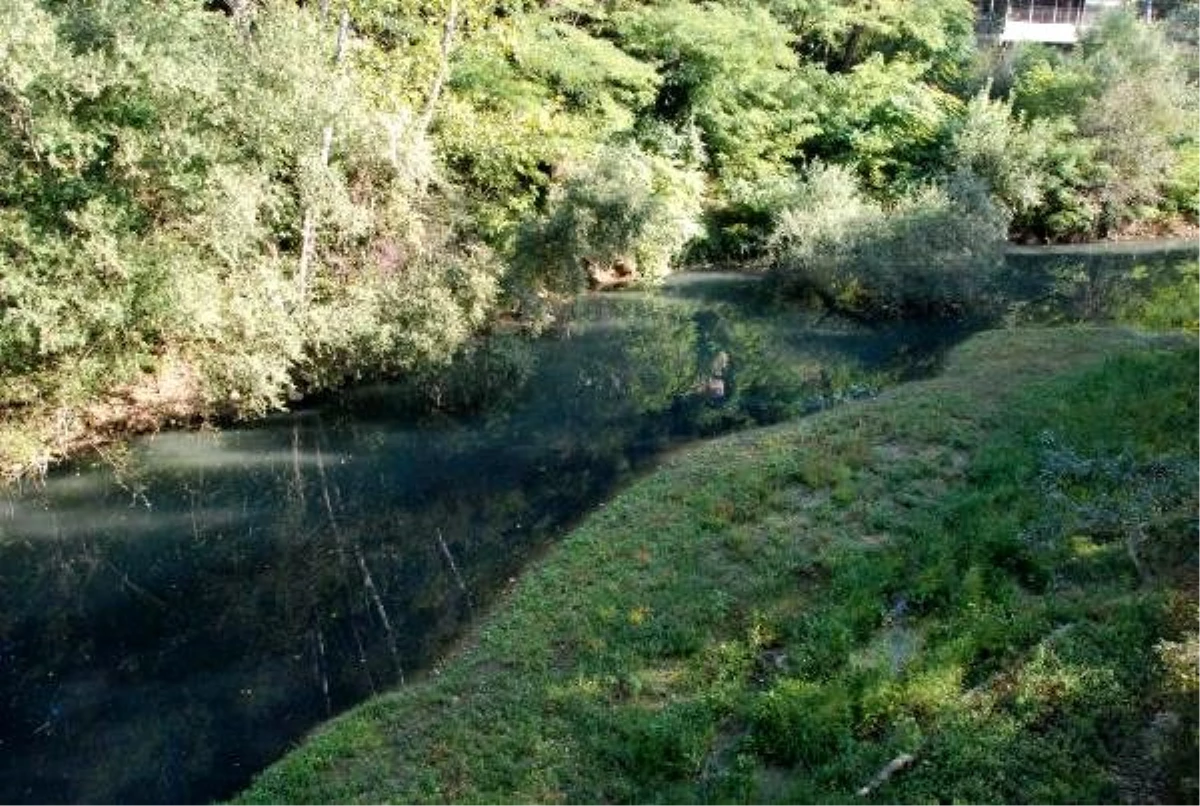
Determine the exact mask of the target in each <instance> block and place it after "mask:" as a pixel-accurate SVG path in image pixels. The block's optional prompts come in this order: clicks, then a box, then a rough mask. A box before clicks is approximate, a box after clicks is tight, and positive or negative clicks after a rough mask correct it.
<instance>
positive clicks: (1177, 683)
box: [242, 329, 1198, 802]
mask: <svg viewBox="0 0 1200 806" xmlns="http://www.w3.org/2000/svg"><path fill="white" fill-rule="evenodd" d="M1196 368H1197V353H1196V351H1195V349H1194V347H1188V346H1187V344H1186V342H1180V341H1176V340H1173V339H1169V338H1162V337H1158V338H1151V337H1139V336H1134V335H1130V334H1128V333H1126V332H1121V331H1115V330H1091V329H1082V330H1023V331H1007V332H1002V331H997V332H992V333H988V334H985V335H981V336H978V337H975V338H974V339H972V340H971V341H969V342H968V343H966V344H965V345H963V346H962V347H960V348H959V349H958V350H957V351H956V352H955V353H954V354H953V355H952V357H951V359H950V362H949V366H948V367H947V369H946V372H945V373H944V375H942V376H941V377H939V378H937V379H935V380H931V381H925V382H921V383H916V384H910V385H908V386H905V387H901V388H898V389H896V390H894V391H892V392H890V393H888V394H886V395H885V396H883V397H882V398H880V399H879V400H877V401H874V402H872V403H869V404H863V405H856V406H852V407H847V408H842V409H838V410H835V411H832V412H828V413H826V414H822V415H819V416H817V417H813V418H809V419H807V420H803V421H797V422H793V423H788V424H784V425H781V426H775V427H772V428H769V429H765V430H761V431H756V432H750V433H743V434H740V435H736V436H732V437H726V438H723V439H721V440H718V441H716V442H713V443H709V444H706V445H703V446H700V447H697V448H693V449H689V450H688V451H686V452H685V453H682V454H677V455H675V456H674V457H672V459H670V460H668V461H667V463H666V464H665V466H664V467H663V468H662V469H661V470H660V471H659V472H658V473H656V474H655V475H653V476H650V477H648V478H645V479H643V480H642V481H640V482H637V483H635V484H634V485H633V486H632V487H630V488H629V489H627V490H626V491H625V492H624V493H622V494H621V495H619V496H618V497H617V498H616V499H615V500H613V501H611V502H610V503H608V504H607V505H606V506H604V507H603V508H601V509H599V510H598V511H596V512H594V513H593V514H592V515H591V516H590V517H588V518H587V519H586V520H585V522H584V523H583V524H582V525H581V526H580V527H579V528H578V529H577V530H576V531H575V532H574V533H573V534H572V535H571V536H570V537H569V538H568V539H567V540H566V541H565V542H564V543H563V544H562V545H560V546H559V547H558V548H557V549H556V550H555V551H554V552H553V553H552V554H551V555H549V556H548V557H547V558H546V559H545V560H544V561H543V562H541V563H540V564H539V565H538V567H537V568H535V569H534V570H533V571H531V572H530V573H528V574H527V575H526V576H525V577H524V578H523V579H522V580H521V581H520V582H519V583H517V584H516V586H515V587H514V589H513V590H512V591H511V593H510V594H509V595H508V596H507V598H506V601H504V602H503V603H502V604H501V605H500V606H499V607H498V608H497V609H496V611H495V612H494V613H493V614H492V615H491V616H490V617H489V618H487V619H486V620H485V621H484V622H483V623H482V624H481V625H480V627H479V628H478V629H477V631H476V632H475V633H474V634H473V635H472V636H471V637H470V638H469V639H468V640H467V641H465V643H464V645H463V647H462V648H461V650H460V651H459V652H457V653H456V654H455V655H453V656H452V657H451V658H450V659H449V660H448V661H447V662H446V664H445V665H443V666H441V667H439V668H437V669H435V670H434V671H433V672H432V673H431V674H430V675H428V676H427V677H426V678H425V679H423V680H420V681H418V682H415V683H412V682H410V684H409V685H408V686H406V687H404V688H401V689H399V690H397V691H395V692H393V693H390V694H387V695H385V696H383V697H380V698H377V699H374V700H372V701H370V702H368V703H366V704H364V705H362V706H360V707H359V708H357V709H355V710H354V711H352V712H350V713H349V714H346V715H344V716H343V717H340V718H338V719H337V720H335V721H334V722H332V723H330V724H329V725H328V726H326V727H325V728H323V729H321V730H319V731H318V732H317V733H316V734H315V735H313V736H312V737H311V738H309V739H308V740H307V741H306V742H305V743H304V744H303V745H302V746H301V747H300V748H299V749H298V750H297V751H295V752H293V753H292V754H291V755H289V756H288V757H286V758H285V759H284V760H282V761H281V762H280V763H278V764H277V765H275V766H274V767H272V768H270V769H269V770H267V771H266V772H265V773H263V774H262V775H261V776H260V777H259V778H258V779H257V781H256V783H255V785H254V786H253V787H252V788H251V789H250V790H249V791H248V792H247V793H245V794H244V795H243V796H242V800H243V801H244V802H334V801H336V802H382V801H402V802H445V801H455V802H485V801H488V802H496V801H499V802H506V801H534V802H563V801H568V802H601V801H635V802H648V801H687V802H697V801H712V800H717V801H748V802H764V801H766V802H814V801H826V800H833V801H847V800H850V799H852V798H855V797H856V794H855V793H856V792H857V791H858V790H859V789H860V788H862V787H865V786H868V784H869V783H870V782H872V781H873V779H874V776H876V773H877V772H879V771H881V770H884V769H885V768H887V767H889V766H890V767H892V768H895V769H893V774H892V775H891V776H890V777H888V778H887V779H886V780H884V781H882V782H878V783H876V784H874V785H872V787H871V791H870V792H869V793H867V794H866V795H864V796H863V797H864V799H865V800H868V801H879V802H909V801H933V800H938V801H942V800H946V801H959V800H967V801H973V802H991V801H1009V802H1013V801H1043V802H1070V801H1094V802H1100V801H1105V802H1114V801H1149V800H1156V799H1158V800H1162V801H1174V802H1188V801H1194V800H1195V799H1196V797H1197V793H1196V788H1195V787H1196V778H1195V756H1196V744H1195V742H1196V729H1197V725H1196V713H1197V700H1196V696H1197V686H1196V675H1195V656H1196V651H1197V648H1196V647H1197V635H1196V622H1195V618H1196V606H1197V602H1196V595H1195V584H1194V583H1195V569H1196V561H1197V558H1196V529H1197V523H1196V507H1197V498H1196V482H1197V479H1196V466H1197V465H1196V461H1197V440H1196V430H1195V422H1196V418H1197V380H1198V379H1197V369H1196ZM910 757H911V758H910ZM893 760H895V761H896V763H894V764H890V765H889V762H892V761H893Z"/></svg>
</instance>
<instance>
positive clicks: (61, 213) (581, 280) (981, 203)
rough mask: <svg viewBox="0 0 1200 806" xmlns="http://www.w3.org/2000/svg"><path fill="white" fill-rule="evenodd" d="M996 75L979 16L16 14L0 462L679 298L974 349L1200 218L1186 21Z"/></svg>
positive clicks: (917, 6)
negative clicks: (1080, 280)
mask: <svg viewBox="0 0 1200 806" xmlns="http://www.w3.org/2000/svg"><path fill="white" fill-rule="evenodd" d="M1155 13H1156V19H1155V21H1154V22H1152V23H1150V24H1147V23H1144V22H1142V21H1140V20H1139V18H1138V17H1136V16H1135V15H1134V14H1133V13H1132V11H1131V12H1130V13H1117V14H1113V15H1111V16H1110V17H1108V18H1105V19H1104V20H1102V21H1101V22H1100V23H1099V24H1098V25H1097V26H1095V27H1094V28H1093V29H1091V30H1090V31H1089V32H1088V34H1087V35H1086V37H1085V38H1084V40H1083V41H1082V42H1081V44H1080V45H1078V46H1076V47H1073V48H1056V47H1051V46H1043V45H1022V46H1017V47H1013V46H1006V47H997V46H995V45H988V46H980V45H979V44H978V42H977V36H976V32H975V9H974V7H973V5H972V4H971V3H969V2H967V1H966V0H928V1H927V2H921V3H909V2H904V0H882V2H879V1H873V2H867V0H843V1H841V2H835V1H834V0H726V1H725V2H704V3H688V2H681V0H667V1H666V2H657V1H655V2H635V1H634V0H602V1H601V0H566V1H565V2H547V3H535V2H523V0H445V1H444V2H437V3H424V2H415V1H414V0H349V2H346V3H331V2H329V0H322V2H321V3H312V2H309V3H289V2H278V1H276V0H265V1H264V2H252V1H251V0H229V2H226V3H215V2H212V3H208V4H203V3H201V2H198V0H162V1H161V2H148V0H95V1H90V0H89V1H88V2H84V1H83V0H10V1H9V2H6V3H4V4H3V5H2V8H0V463H2V464H3V473H4V475H5V477H6V478H8V479H9V480H12V479H16V478H20V477H22V476H26V475H29V474H35V473H37V472H38V471H44V470H45V468H46V467H47V466H48V465H49V464H51V463H53V462H54V461H56V460H57V459H60V458H62V457H63V456H64V455H67V454H69V453H71V452H72V451H75V450H78V449H79V448H80V447H81V446H86V445H88V444H91V443H94V442H96V441H97V440H102V439H104V438H105V436H106V432H114V431H115V432H122V431H130V430H144V429H146V428H155V427H158V426H159V425H161V424H163V423H170V422H191V421H195V420H197V419H200V418H212V417H217V418H229V417H251V416H255V415H259V414H262V413H264V412H267V411H269V410H272V409H275V408H279V407H282V406H286V405H287V404H288V402H289V401H294V400H297V399H299V398H300V397H303V396H305V395H310V394H312V393H314V392H319V391H321V390H328V389H335V388H338V387H340V386H342V385H344V384H347V383H351V382H356V381H361V380H365V379H371V378H380V377H397V376H404V377H408V378H412V379H418V380H419V379H421V378H428V379H436V378H437V377H438V375H439V373H441V372H443V371H444V369H445V368H446V367H447V366H448V365H450V364H452V363H453V362H454V361H455V360H457V359H462V358H463V357H464V356H469V355H470V353H471V351H472V350H473V349H475V345H476V344H477V337H478V336H479V335H480V334H481V333H485V332H487V331H490V330H493V329H495V328H498V327H516V328H519V329H527V330H528V331H530V332H537V330H538V329H539V328H540V327H542V326H544V325H545V324H546V323H547V322H549V321H551V320H552V319H553V316H554V310H555V305H556V304H558V302H559V301H561V300H562V299H564V298H565V297H567V296H569V295H570V294H572V293H574V292H577V291H579V290H582V289H584V288H587V287H588V286H589V285H591V286H603V285H607V284H628V283H653V282H654V281H655V280H657V279H659V278H661V277H663V276H664V275H665V274H667V273H668V272H670V271H672V270H673V269H676V268H678V267H681V266H689V267H714V266H715V267H727V268H728V267H735V268H742V269H747V270H752V271H758V272H762V273H765V274H767V275H768V276H769V277H771V278H772V279H773V280H774V281H775V282H776V283H777V284H778V286H779V288H780V289H781V291H782V293H785V294H788V295H792V296H794V297H797V298H802V299H807V300H812V301H816V302H819V303H820V304H822V305H826V306H829V307H832V308H836V309H838V310H840V311H842V312H844V313H846V314H848V315H851V316H854V317H857V318H859V319H861V320H863V321H868V322H869V321H880V320H891V319H898V318H911V317H929V316H933V317H957V318H962V317H976V316H983V317H986V316H987V315H989V311H993V310H994V309H995V304H996V291H995V288H994V284H993V283H992V282H991V280H990V278H991V276H992V272H993V269H994V268H995V266H996V264H997V262H998V256H999V254H1000V250H1001V249H1002V247H1003V245H1004V243H1005V242H1006V240H1018V241H1028V242H1071V241H1082V240H1093V239H1100V238H1106V237H1115V236H1122V237H1123V236H1128V235H1137V234H1143V235H1144V234H1154V233H1163V232H1171V231H1180V229H1179V228H1180V227H1184V230H1182V231H1187V230H1186V227H1187V225H1189V224H1194V223H1195V221H1196V216H1197V182H1198V178H1197V177H1198V159H1197V133H1196V126H1195V120H1196V111H1197V91H1196V88H1197V83H1196V82H1197V68H1196V64H1197V55H1196V54H1197V36H1196V4H1195V3H1192V2H1174V3H1157V4H1155Z"/></svg>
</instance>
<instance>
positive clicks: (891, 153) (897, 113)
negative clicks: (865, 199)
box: [804, 55, 961, 195]
mask: <svg viewBox="0 0 1200 806" xmlns="http://www.w3.org/2000/svg"><path fill="white" fill-rule="evenodd" d="M928 71H929V66H928V65H927V64H923V63H920V62H914V61H909V60H907V59H905V58H897V59H895V60H893V61H890V62H889V61H885V60H884V59H883V57H882V56H879V55H875V56H871V57H869V58H868V59H866V60H865V61H863V62H862V63H861V64H858V65H856V66H855V67H854V69H853V70H851V71H850V72H848V73H841V74H833V75H829V76H827V77H825V79H824V80H823V81H822V82H821V83H819V84H818V95H819V98H820V104H821V107H820V108H821V110H822V114H821V116H820V119H821V124H822V125H821V128H820V131H819V132H818V133H817V134H816V135H814V136H813V137H812V138H810V139H809V141H808V142H806V143H805V146H804V150H805V153H806V154H807V155H809V156H811V157H816V158H819V159H821V160H823V161H826V162H834V163H838V164H846V165H850V166H853V167H854V169H855V170H856V171H857V172H858V175H859V177H860V178H861V179H862V181H863V182H864V186H865V187H866V188H868V189H870V190H871V191H872V192H873V193H875V194H877V195H888V193H889V192H891V193H893V194H894V193H895V192H896V191H898V190H899V189H901V188H903V187H904V186H905V185H906V184H907V183H911V182H913V181H919V178H920V177H922V176H927V175H928V174H929V173H930V172H931V171H932V170H936V169H935V168H934V166H935V164H936V161H937V157H938V155H939V153H940V149H941V141H942V138H943V137H944V132H945V126H946V122H947V120H948V119H950V117H951V116H953V115H956V114H958V110H959V108H960V107H961V103H960V102H959V101H958V99H956V98H955V97H954V96H952V95H950V94H949V93H947V92H945V91H944V90H941V89H939V88H938V87H936V86H934V85H933V84H931V83H929V81H928V80H927V79H928Z"/></svg>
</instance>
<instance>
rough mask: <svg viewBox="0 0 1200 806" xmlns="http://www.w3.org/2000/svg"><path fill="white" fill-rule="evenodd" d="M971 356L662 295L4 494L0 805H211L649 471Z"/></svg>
mask: <svg viewBox="0 0 1200 806" xmlns="http://www.w3.org/2000/svg"><path fill="white" fill-rule="evenodd" d="M1073 271H1074V270H1073V269H1071V268H1070V267H1068V269H1067V275H1068V279H1069V277H1074V276H1075V275H1074V274H1071V272H1073ZM1085 279H1086V278H1085ZM1060 285H1061V284H1060ZM1055 287H1056V286H1055V285H1054V282H1052V281H1050V280H1047V281H1044V282H1042V281H1039V282H1037V283H1031V284H1030V287H1029V289H1028V292H1029V296H1030V297H1031V298H1033V297H1042V298H1044V297H1045V296H1046V294H1047V293H1049V294H1050V295H1051V296H1053V289H1054V288H1055ZM1072 287H1073V286H1071V283H1070V282H1068V283H1067V290H1068V292H1069V291H1070V288H1072ZM1046 289H1050V291H1049V292H1047V290H1046ZM1032 310H1036V309H1035V308H1028V309H1026V310H1025V313H1024V314H1023V315H1025V316H1029V315H1031V314H1030V313H1029V312H1030V311H1032ZM967 332H968V331H967V329H966V328H965V327H962V326H946V325H938V324H927V325H920V324H914V325H905V326H889V327H880V328H866V327H863V326H861V325H856V324H853V323H850V322H847V321H843V320H839V319H837V318H836V317H830V316H823V315H820V314H817V313H813V312H806V311H802V310H797V309H795V308H793V307H789V306H786V305H782V304H780V303H778V302H777V301H775V300H773V299H772V298H771V296H770V294H769V292H768V291H767V290H766V288H765V285H764V284H761V283H757V282H755V281H754V280H752V279H747V278H738V277H734V276H723V275H722V276H717V275H707V276H705V275H699V276H698V275H679V276H677V277H675V278H673V279H672V280H671V281H670V282H669V283H668V284H667V285H666V287H665V288H663V289H662V290H661V291H658V292H654V293H622V294H611V295H588V296H585V297H583V298H581V299H580V300H579V301H578V302H577V303H576V305H575V306H574V308H573V310H572V311H570V312H569V313H568V314H567V315H565V316H564V317H562V318H561V320H560V321H559V323H558V325H557V326H556V327H555V328H554V329H552V330H551V331H550V332H549V333H548V334H547V335H546V336H544V337H543V338H541V339H538V340H535V341H529V340H524V339H519V338H516V337H494V338H492V339H490V340H487V341H485V342H483V343H481V344H480V345H479V347H478V349H476V350H475V351H474V352H473V354H472V355H471V356H470V357H469V359H467V360H465V361H464V362H463V364H462V366H461V368H460V369H459V370H458V371H457V372H455V373H452V374H451V375H449V376H447V379H446V380H445V382H444V383H441V384H439V385H437V386H436V387H431V386H429V385H423V386H421V387H420V388H413V387H409V386H406V385H405V384H403V383H392V384H377V385H372V386H363V387H359V388H356V389H352V390H348V391H346V392H344V393H342V394H339V395H335V396H330V397H329V398H327V399H325V400H322V401H315V402H313V403H310V404H307V405H306V406H305V407H304V408H301V409H299V410H297V411H294V412H290V413H286V414H280V415H276V416H274V417H271V418H268V419H266V420H264V421H261V422H257V423H254V424H252V425H246V426H241V427H228V428H223V429H220V430H211V429H206V430H199V431H186V432H185V431H167V432H162V433H160V434H157V435H154V436H149V437H145V438H140V439H137V440H134V441H133V442H132V444H131V445H130V446H129V448H128V449H127V450H123V451H114V452H111V453H110V454H109V455H107V456H105V457H93V458H91V459H87V460H80V461H77V462H75V463H72V464H69V465H66V466H63V467H61V468H58V469H56V470H55V471H53V472H52V473H51V474H50V475H49V477H48V478H47V479H46V480H45V483H44V484H42V485H37V486H34V487H30V488H28V489H26V490H23V491H16V492H13V491H10V492H8V493H7V494H0V801H3V802H6V803H22V802H40V803H62V802H171V803H194V802H206V801H211V800H215V799H221V798H224V797H228V796H230V795H232V794H233V793H234V792H236V791H237V790H238V789H239V788H240V787H242V786H244V785H245V784H246V783H247V782H248V781H249V779H250V777H251V776H252V775H253V774H254V773H255V772H256V771H258V770H259V769H261V768H263V767H264V766H265V765H267V764H268V763H270V762H271V761H273V760H274V759H275V758H277V757H278V756H279V755H281V754H282V753H283V752H284V751H285V750H286V749H287V748H288V747H289V746H291V745H292V743H294V742H296V741H297V740H298V739H299V738H300V737H301V736H302V735H303V734H304V732H305V731H307V730H309V729H310V728H312V727H313V726H314V725H316V724H317V723H319V722H320V721H322V720H324V719H326V718H328V717H329V716H331V715H333V714H336V713H338V712H340V711H342V710H345V709H346V708H347V707H349V706H351V705H353V704H354V703H357V702H360V701H362V700H363V699H365V698H367V697H369V696H370V695H372V694H373V693H376V692H379V691H382V690H385V689H387V688H389V687H392V686H395V685H397V684H400V683H402V682H404V681H406V680H412V679H414V678H415V677H417V676H419V675H421V674H426V673H428V672H429V670H430V669H431V667H432V666H433V664H434V663H435V662H436V660H437V659H438V657H439V656H440V655H441V654H442V653H444V652H445V651H446V649H447V648H448V647H449V646H450V645H451V644H452V643H453V642H454V641H455V640H456V639H457V638H458V637H460V636H461V634H462V632H463V629H464V628H465V626H466V625H468V624H469V623H471V620H472V619H473V618H475V617H476V616H477V615H478V614H480V613H481V612H483V611H485V610H486V609H487V608H488V606H489V604H490V603H491V602H493V601H494V599H495V597H496V595H497V594H498V593H499V592H500V591H502V590H503V589H504V587H505V585H507V584H508V583H509V581H510V580H511V579H513V578H514V577H515V576H516V575H517V574H519V573H520V572H521V569H522V567H523V566H524V565H525V564H526V563H528V562H529V561H530V560H531V559H532V558H534V557H536V556H537V555H538V553H539V552H541V551H542V550H544V549H545V547H547V546H548V545H550V544H552V543H553V542H554V541H555V540H556V539H558V538H559V537H561V536H562V535H563V534H564V533H565V532H566V531H567V530H568V529H569V528H570V526H571V525H572V524H573V523H575V522H577V521H578V519H579V518H581V517H582V516H584V515H585V514H586V513H587V512H589V511H590V510H591V509H593V508H594V507H597V506H602V505H603V502H604V501H605V500H606V499H607V498H609V497H611V496H612V495H613V493H614V491H616V490H617V489H618V488H619V487H620V486H621V485H622V484H623V483H624V482H625V481H626V480H628V479H629V478H630V477H631V476H632V475H633V474H636V473H639V472H644V471H645V470H646V469H648V468H650V467H652V466H653V465H654V463H655V461H656V460H657V458H658V457H661V456H662V455H663V454H664V453H665V452H666V451H668V450H671V449H672V448H674V447H676V446H679V445H681V444H685V443H687V442H689V441H693V440H697V439H703V438H708V437H712V436H715V435H717V434H721V433H725V432H728V431H730V430H734V429H738V428H745V427H752V426H756V425H762V424H767V423H771V422H775V421H779V420H781V419H784V418H788V417H793V416H797V415H803V414H805V413H810V412H814V411H819V410H821V409H822V408H826V407H828V406H831V405H838V404H839V403H841V402H844V401H847V400H853V399H856V398H862V397H869V396H872V395H873V394H875V393H876V392H877V391H878V389H880V388H881V387H883V386H886V385H888V384H893V383H897V382H901V381H904V380H906V379H909V378H912V377H919V376H922V375H925V374H928V373H929V372H931V371H933V370H934V369H935V368H936V366H937V364H938V362H939V360H940V357H941V356H942V355H943V354H944V352H945V351H946V350H947V349H948V348H949V347H950V346H952V345H953V344H955V343H957V341H959V340H960V339H961V338H963V337H964V336H965V335H967Z"/></svg>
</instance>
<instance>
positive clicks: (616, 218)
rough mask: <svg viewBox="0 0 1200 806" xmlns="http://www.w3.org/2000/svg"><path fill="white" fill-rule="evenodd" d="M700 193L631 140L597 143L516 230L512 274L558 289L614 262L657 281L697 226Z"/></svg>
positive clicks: (581, 283)
mask: <svg viewBox="0 0 1200 806" xmlns="http://www.w3.org/2000/svg"><path fill="white" fill-rule="evenodd" d="M700 196H701V185H700V179H699V175H698V174H696V173H695V172H692V171H689V170H686V169H683V168H680V167H678V166H677V165H676V164H674V163H672V162H670V161H668V160H666V159H664V158H662V157H656V156H653V155H650V154H647V153H646V152H644V151H643V150H642V149H641V148H639V147H638V146H636V145H617V146H608V147H605V148H602V149H600V150H599V152H598V153H597V154H596V155H595V157H593V158H592V159H591V160H590V161H589V162H588V163H587V164H586V165H585V166H583V167H582V168H581V169H580V170H578V171H576V172H575V173H573V174H572V175H570V176H569V177H568V178H567V180H566V181H565V182H564V183H563V184H562V186H561V187H559V188H556V189H555V190H554V191H553V192H552V194H551V199H550V205H549V207H550V210H549V212H548V214H547V215H545V216H544V217H542V218H540V219H538V220H536V221H533V222H531V223H530V224H528V225H526V226H525V227H524V228H523V229H522V231H521V233H520V235H519V237H518V245H517V254H516V256H515V259H514V263H515V265H516V272H517V277H516V279H517V280H518V281H519V282H520V283H521V284H522V285H523V286H526V287H537V286H541V287H542V288H545V289H548V290H551V291H559V292H569V291H577V290H580V289H582V288H584V287H585V285H586V284H587V282H588V280H589V274H590V275H592V276H593V277H594V276H595V275H597V274H603V273H606V272H610V271H616V270H620V267H624V268H625V269H628V270H629V271H630V272H632V274H635V275H636V276H637V277H638V278H639V279H642V280H650V281H653V280H657V279H660V278H661V277H663V276H664V275H666V274H667V273H668V272H669V271H670V268H671V265H672V263H673V262H674V261H675V259H676V258H677V257H678V256H679V255H680V254H681V253H682V251H683V248H684V246H685V245H686V244H687V242H688V241H689V240H691V239H692V238H693V237H694V236H695V235H697V234H698V233H699V231H700V227H699V215H700Z"/></svg>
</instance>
